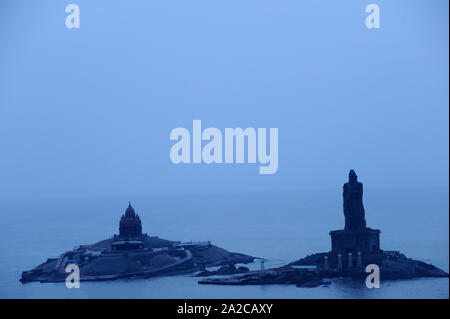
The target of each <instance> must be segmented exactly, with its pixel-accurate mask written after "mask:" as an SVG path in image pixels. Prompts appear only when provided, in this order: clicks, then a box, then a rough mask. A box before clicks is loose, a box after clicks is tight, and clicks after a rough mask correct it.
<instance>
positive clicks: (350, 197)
mask: <svg viewBox="0 0 450 319" xmlns="http://www.w3.org/2000/svg"><path fill="white" fill-rule="evenodd" d="M362 196H363V184H362V183H360V182H358V176H357V175H356V173H355V171H354V170H350V173H349V174H348V183H345V184H344V193H343V197H344V216H345V230H352V231H355V230H356V231H361V230H365V229H366V219H365V213H364V205H363V202H362Z"/></svg>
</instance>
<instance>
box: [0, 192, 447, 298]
mask: <svg viewBox="0 0 450 319" xmlns="http://www.w3.org/2000/svg"><path fill="white" fill-rule="evenodd" d="M341 196H342V195H341V189H340V188H336V189H334V190H327V191H308V192H306V191H304V192H296V193H294V192H291V193H275V194H274V193H251V194H235V195H231V194H230V195H226V196H221V195H210V196H206V195H205V196H181V197H180V196H176V195H174V196H167V197H162V196H161V197H156V196H155V197H146V198H144V197H138V198H112V199H106V198H100V199H65V200H62V199H59V200H25V201H9V200H3V201H0V217H1V223H0V255H1V258H0V266H1V272H0V298H448V297H449V281H448V278H424V279H415V280H407V281H383V278H381V288H380V289H367V288H366V287H365V286H362V285H360V284H355V283H353V282H351V281H348V280H343V279H341V280H334V281H333V282H332V284H331V285H330V286H329V287H318V288H297V287H295V286H284V285H277V286H243V287H233V286H210V285H198V284H197V281H198V278H195V277H190V276H189V275H180V276H173V277H161V278H152V279H138V280H120V281H111V282H81V288H80V289H67V288H66V286H65V284H64V283H58V284H53V283H51V284H41V283H29V284H24V285H23V284H21V283H20V282H19V278H20V275H21V272H22V271H24V270H29V269H31V268H33V267H35V266H37V265H38V264H40V263H42V262H43V261H45V260H46V258H47V257H57V256H58V255H59V254H60V253H62V252H64V251H66V250H71V249H72V248H73V247H74V246H76V245H79V244H90V243H94V242H96V241H99V240H102V239H104V238H107V237H110V236H112V235H113V234H114V233H117V232H118V224H119V218H120V216H121V214H122V213H123V211H124V210H125V208H126V207H127V205H128V200H131V201H132V204H133V206H134V207H135V209H136V211H137V213H138V214H139V215H140V216H141V219H142V222H143V231H144V232H147V233H148V234H150V235H156V236H159V237H161V238H166V239H172V240H181V241H189V240H194V241H197V240H211V241H212V243H213V244H215V245H218V246H220V247H223V248H225V249H227V250H230V251H235V252H241V253H246V254H249V255H253V256H257V257H264V258H267V259H268V260H269V261H268V262H267V263H266V267H272V266H280V265H284V264H286V263H288V262H291V261H294V260H296V259H299V258H301V257H304V256H305V255H308V254H311V253H314V252H323V251H329V250H330V248H331V247H330V238H329V231H330V230H334V229H340V228H342V227H343V223H344V216H343V213H342V198H341ZM448 199H449V191H448V189H439V188H436V189H424V190H406V189H404V190H382V191H381V190H371V189H365V194H364V205H365V209H366V220H367V225H368V226H369V227H371V228H380V229H381V246H382V249H385V250H400V251H401V252H403V253H405V254H406V255H407V256H408V257H411V258H415V259H419V260H423V261H426V262H430V263H432V264H434V265H436V266H438V267H441V268H442V269H444V270H445V271H447V272H448V271H449V241H448V238H449V229H448V225H449V200H448ZM258 267H259V263H255V264H253V265H251V268H258Z"/></svg>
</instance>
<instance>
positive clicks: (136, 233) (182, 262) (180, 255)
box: [20, 203, 254, 283]
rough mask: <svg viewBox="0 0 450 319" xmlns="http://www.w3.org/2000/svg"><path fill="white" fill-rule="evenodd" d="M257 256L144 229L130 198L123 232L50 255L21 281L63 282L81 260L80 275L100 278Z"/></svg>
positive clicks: (150, 274) (141, 274)
mask: <svg viewBox="0 0 450 319" xmlns="http://www.w3.org/2000/svg"><path fill="white" fill-rule="evenodd" d="M253 260H254V257H252V256H247V255H244V254H239V253H232V252H229V251H227V250H225V249H223V248H220V247H217V246H214V245H212V244H211V242H187V243H182V242H179V241H171V240H166V239H161V238H159V237H156V236H149V235H147V234H143V233H142V224H141V219H140V217H139V215H138V214H136V212H135V210H134V208H133V207H132V206H131V203H130V204H129V205H128V208H127V209H126V211H125V213H124V214H123V215H122V217H121V219H120V223H119V234H118V235H114V236H113V237H112V238H109V239H105V240H102V241H100V242H98V243H95V244H92V245H81V246H79V247H77V248H75V249H73V250H71V251H67V252H64V253H63V254H61V255H60V257H59V258H49V259H47V260H46V261H45V262H44V263H42V264H41V265H39V266H37V267H36V268H34V269H32V270H29V271H24V272H23V273H22V278H21V279H20V281H21V282H22V283H26V282H31V281H39V282H63V281H65V280H66V278H67V276H68V273H67V272H66V267H67V266H68V265H76V266H78V268H79V270H80V281H96V280H113V279H119V278H148V277H153V276H162V275H174V274H180V273H194V272H196V271H199V270H204V269H205V267H211V266H221V265H230V264H236V263H250V262H253Z"/></svg>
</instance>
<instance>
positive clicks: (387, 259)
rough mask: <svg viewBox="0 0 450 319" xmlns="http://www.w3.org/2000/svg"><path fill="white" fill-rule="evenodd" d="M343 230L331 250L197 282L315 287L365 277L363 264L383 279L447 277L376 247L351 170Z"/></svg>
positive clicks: (376, 234)
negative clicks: (331, 280)
mask: <svg viewBox="0 0 450 319" xmlns="http://www.w3.org/2000/svg"><path fill="white" fill-rule="evenodd" d="M343 210H344V217H345V226H344V229H341V230H334V231H331V232H330V235H331V251H330V252H326V253H317V254H312V255H309V256H306V257H304V258H302V259H299V260H297V261H295V262H292V263H290V264H288V265H286V266H283V267H280V268H272V269H266V270H262V271H252V272H248V273H246V274H244V275H241V276H233V277H226V278H214V279H205V280H201V281H199V283H200V284H215V285H265V284H295V285H297V286H299V287H317V286H319V285H321V284H329V282H324V281H323V278H333V277H352V278H354V279H356V280H361V279H365V278H366V276H367V275H368V274H367V273H366V271H365V267H366V266H367V265H369V264H375V265H377V266H378V267H379V269H380V277H381V278H382V279H383V280H393V279H410V278H416V277H448V273H446V272H445V271H443V270H441V269H439V268H437V267H435V266H433V265H431V264H427V263H425V262H422V261H419V260H414V259H411V258H408V257H406V256H405V255H404V254H402V253H401V252H399V251H387V250H382V249H381V248H380V230H378V229H371V228H369V227H366V219H365V210H364V205H363V184H362V183H360V182H358V177H357V175H356V173H355V171H354V170H350V173H349V180H348V182H347V183H345V184H344V187H343Z"/></svg>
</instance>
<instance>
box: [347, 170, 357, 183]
mask: <svg viewBox="0 0 450 319" xmlns="http://www.w3.org/2000/svg"><path fill="white" fill-rule="evenodd" d="M357 180H358V175H356V173H355V171H354V170H352V169H351V170H350V172H349V173H348V181H349V182H356V181H357Z"/></svg>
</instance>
